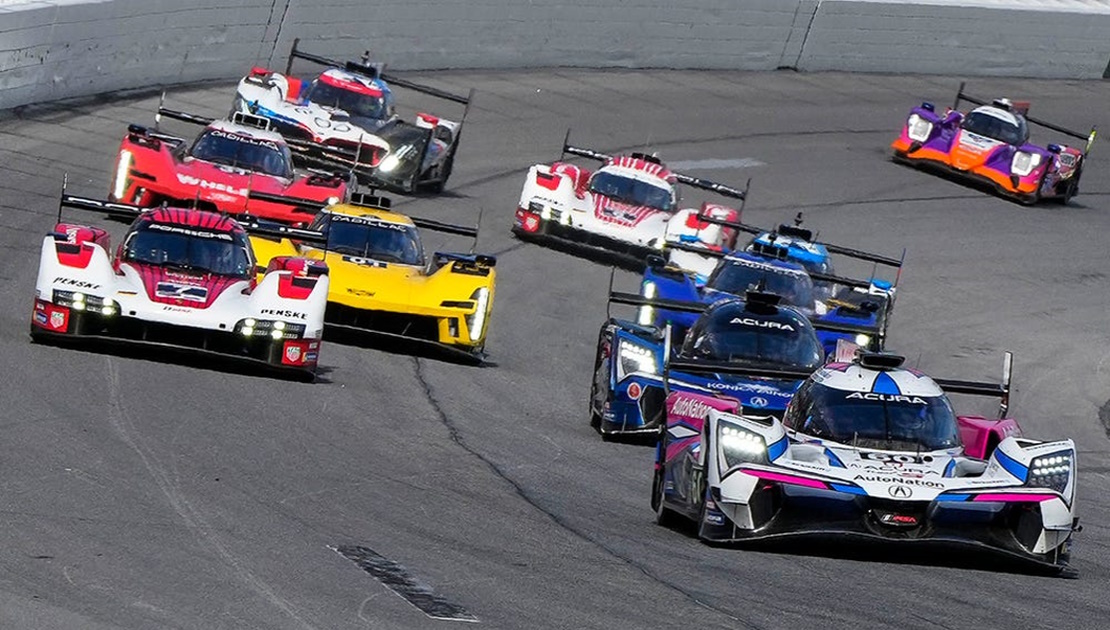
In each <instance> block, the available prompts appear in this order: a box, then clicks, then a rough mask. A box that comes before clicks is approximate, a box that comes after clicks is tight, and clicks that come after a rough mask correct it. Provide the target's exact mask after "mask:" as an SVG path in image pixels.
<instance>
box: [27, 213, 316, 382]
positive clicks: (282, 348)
mask: <svg viewBox="0 0 1110 630" xmlns="http://www.w3.org/2000/svg"><path fill="white" fill-rule="evenodd" d="M61 206H66V207H72V208H82V209H85V210H92V211H96V212H100V213H103V214H105V215H108V216H110V217H112V218H116V219H126V218H131V219H133V222H132V223H131V226H130V228H128V230H127V233H126V235H124V237H123V241H122V242H121V243H120V245H119V247H118V248H117V249H116V253H115V255H114V256H113V255H111V254H110V253H109V251H110V247H111V244H110V241H109V235H108V233H107V232H106V231H104V230H103V229H100V228H97V227H91V226H87V225H79V224H74V223H64V222H62V221H61V219H60V217H59V222H58V224H57V225H56V226H55V227H54V230H53V231H52V232H50V233H49V234H47V235H46V237H45V238H43V242H42V254H41V257H40V260H39V273H38V280H37V282H36V284H35V305H34V310H33V311H32V314H31V337H32V339H34V340H35V341H47V342H55V343H64V342H67V341H78V340H86V341H92V340H99V341H110V342H122V343H129V344H142V345H150V346H155V347H163V348H173V349H188V350H191V351H195V352H199V353H203V354H209V355H218V356H221V357H232V358H234V359H239V360H244V361H247V362H251V363H258V364H262V365H264V366H268V367H270V368H275V369H276V370H278V371H281V372H285V373H288V374H291V375H294V376H297V377H300V378H305V379H308V380H312V379H313V378H314V377H315V372H316V365H317V361H318V357H319V352H320V338H321V335H322V333H323V328H324V308H325V305H326V303H327V295H328V275H327V265H326V264H324V263H322V262H320V261H313V260H308V259H306V258H294V257H279V258H274V259H273V260H271V261H270V263H269V266H268V267H267V269H266V272H265V274H264V275H263V276H262V279H261V280H256V278H257V276H256V269H255V257H254V253H253V252H252V251H251V247H250V240H249V239H248V238H247V229H244V226H243V225H241V224H240V223H238V222H236V221H235V220H234V219H231V218H230V217H228V216H226V215H222V214H216V213H213V212H207V211H203V210H195V209H182V208H171V207H159V208H151V209H147V208H142V207H139V206H132V205H128V204H121V203H112V202H107V201H99V200H94V199H86V198H82V197H74V196H70V195H65V194H63V195H62V199H61ZM59 214H60V208H59ZM248 229H250V231H251V233H253V234H266V235H269V236H272V237H275V238H295V237H296V234H297V232H298V230H296V229H293V228H287V227H285V226H281V225H278V224H274V225H273V226H272V227H270V226H259V225H257V224H255V225H249V226H248Z"/></svg>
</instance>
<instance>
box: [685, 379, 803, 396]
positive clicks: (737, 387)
mask: <svg viewBox="0 0 1110 630" xmlns="http://www.w3.org/2000/svg"><path fill="white" fill-rule="evenodd" d="M705 386H706V387H708V388H709V389H727V390H730V391H737V392H758V393H760V394H764V395H766V396H788V395H789V394H784V393H783V392H781V391H780V390H778V389H775V388H774V387H771V386H769V385H757V384H755V383H720V382H711V383H706V384H705Z"/></svg>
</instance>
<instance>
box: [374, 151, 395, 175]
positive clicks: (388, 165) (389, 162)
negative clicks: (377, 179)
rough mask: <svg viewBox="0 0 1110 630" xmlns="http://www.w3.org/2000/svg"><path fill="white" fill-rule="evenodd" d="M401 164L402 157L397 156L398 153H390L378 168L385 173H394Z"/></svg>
mask: <svg viewBox="0 0 1110 630" xmlns="http://www.w3.org/2000/svg"><path fill="white" fill-rule="evenodd" d="M400 165H401V158H399V157H397V154H396V153H390V154H389V155H387V156H385V159H383V160H382V163H381V164H379V165H378V170H379V171H381V172H383V173H392V172H393V171H395V170H397V167H398V166H400Z"/></svg>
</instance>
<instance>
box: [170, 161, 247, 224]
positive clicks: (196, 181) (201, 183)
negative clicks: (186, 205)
mask: <svg viewBox="0 0 1110 630" xmlns="http://www.w3.org/2000/svg"><path fill="white" fill-rule="evenodd" d="M177 181H179V182H181V183H182V184H184V185H186V186H195V187H197V188H201V189H203V190H216V191H219V192H225V193H228V194H231V195H235V196H237V197H246V196H247V193H249V192H250V190H249V189H247V188H236V187H234V186H228V185H227V184H224V183H223V182H210V181H208V180H207V179H201V178H199V177H193V176H192V175H186V174H185V173H177ZM229 240H230V237H229Z"/></svg>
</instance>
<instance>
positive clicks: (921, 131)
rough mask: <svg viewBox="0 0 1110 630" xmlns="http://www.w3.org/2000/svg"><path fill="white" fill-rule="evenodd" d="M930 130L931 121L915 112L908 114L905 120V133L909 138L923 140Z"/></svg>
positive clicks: (926, 137)
mask: <svg viewBox="0 0 1110 630" xmlns="http://www.w3.org/2000/svg"><path fill="white" fill-rule="evenodd" d="M932 132H933V123H931V122H929V121H928V120H925V119H924V118H922V117H921V116H918V115H917V114H910V117H909V119H908V120H906V135H908V136H909V137H910V140H916V141H918V142H925V141H926V140H928V139H929V134H931V133H932Z"/></svg>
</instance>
